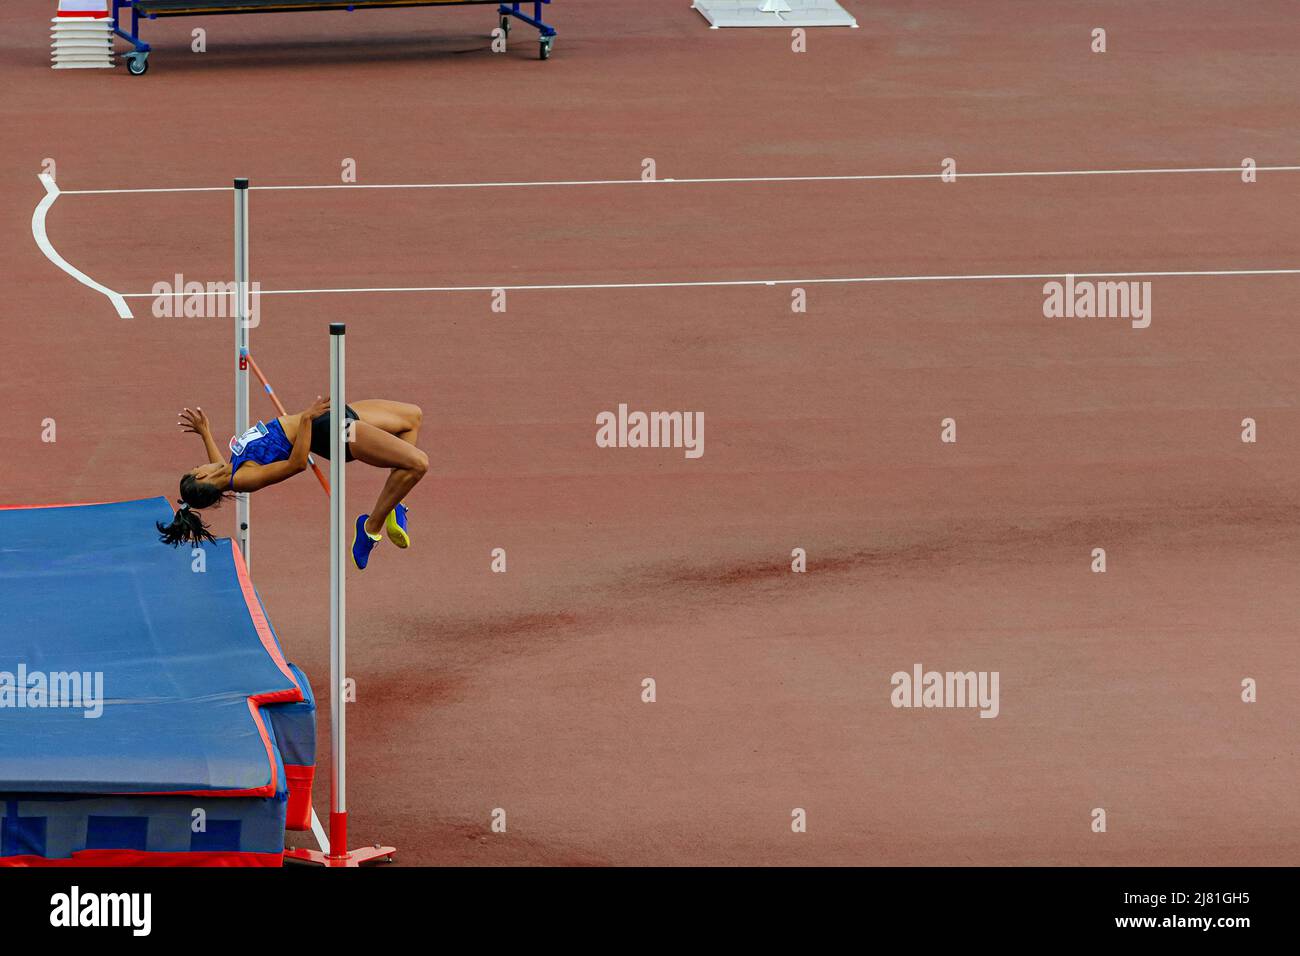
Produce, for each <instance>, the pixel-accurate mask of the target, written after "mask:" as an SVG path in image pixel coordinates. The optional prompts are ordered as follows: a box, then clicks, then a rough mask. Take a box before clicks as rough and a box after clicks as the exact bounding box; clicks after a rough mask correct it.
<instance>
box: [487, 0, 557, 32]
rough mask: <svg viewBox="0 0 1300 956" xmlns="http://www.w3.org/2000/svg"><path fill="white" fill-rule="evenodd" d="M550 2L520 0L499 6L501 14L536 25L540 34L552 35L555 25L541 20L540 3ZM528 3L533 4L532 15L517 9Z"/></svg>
mask: <svg viewBox="0 0 1300 956" xmlns="http://www.w3.org/2000/svg"><path fill="white" fill-rule="evenodd" d="M550 2H551V0H520V2H519V3H503V4H501V8H500V10H501V15H502V16H511V17H518V18H519V19H520V20H523V21H524V23H527V24H528V25H529V26H532V27H537V29H538V30H539V31H540V32H541V34H542V36H544V37H553V36H555V27H553V26H551V25H550V24H549V23H543V22H542V5H543V4H546V3H550ZM529 3H531V4H532V5H533V15H532V16H531V17H530V16H529V15H528V14H526V13H524V12H523V11H522V10H520V9H519V8H520V7H525V6H527V5H528V4H529Z"/></svg>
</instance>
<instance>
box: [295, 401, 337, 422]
mask: <svg viewBox="0 0 1300 956" xmlns="http://www.w3.org/2000/svg"><path fill="white" fill-rule="evenodd" d="M329 410H330V400H329V397H328V396H326V397H325V398H321V397H320V396H319V395H317V396H316V401H314V402H312V403H311V404H310V405H308V406H307V408H306V409H305V410H304V411H303V413H302V415H301V416H299V417H300V418H301V419H302V420H303V421H305V422H312V421H315V420H316V419H318V418H320V417H321V416H322V415H324V414H325V413H326V412H328V411H329Z"/></svg>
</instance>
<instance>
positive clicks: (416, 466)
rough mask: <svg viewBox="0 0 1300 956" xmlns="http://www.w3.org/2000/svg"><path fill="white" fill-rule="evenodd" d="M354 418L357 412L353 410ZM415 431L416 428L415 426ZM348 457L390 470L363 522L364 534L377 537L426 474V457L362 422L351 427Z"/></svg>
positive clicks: (415, 449) (427, 466)
mask: <svg viewBox="0 0 1300 956" xmlns="http://www.w3.org/2000/svg"><path fill="white" fill-rule="evenodd" d="M353 407H354V408H356V411H357V415H358V416H359V415H360V414H361V409H360V408H357V406H355V405H354V406H353ZM416 427H418V426H416ZM349 447H350V448H351V450H352V457H354V458H356V459H357V461H363V462H365V463H366V464H367V465H374V466H375V467H377V468H391V469H392V471H390V472H389V474H388V480H387V481H385V482H384V487H383V489H382V490H381V491H380V492H379V499H378V500H377V501H376V502H375V507H374V509H373V510H371V512H370V517H369V519H367V521H366V526H365V527H366V533H367V534H369V535H371V536H372V537H373V536H374V535H377V534H379V533H380V531H381V530H382V529H383V527H384V519H386V518H387V517H388V513H389V512H390V511H392V510H393V508H394V507H396V506H397V503H398V502H400V501H401V500H402V499H403V498H405V497H406V495H407V494H408V493H409V492H410V490H411V489H412V488H414V487H415V486H416V485H417V484H418V483H419V481H420V479H421V478H423V477H424V476H425V474H426V473H428V471H429V456H428V455H426V454H425V453H424V452H422V451H420V449H418V448H416V447H415V446H414V445H408V444H407V443H406V442H405V441H403V440H402V439H401V438H399V437H397V436H396V435H393V434H390V433H389V432H386V431H384V430H383V429H382V428H379V427H377V426H375V425H372V424H370V423H369V422H367V421H365V420H361V421H358V422H357V423H356V424H355V425H353V426H352V441H351V443H350V445H349Z"/></svg>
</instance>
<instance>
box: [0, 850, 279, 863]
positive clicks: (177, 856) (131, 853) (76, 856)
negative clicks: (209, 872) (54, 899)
mask: <svg viewBox="0 0 1300 956" xmlns="http://www.w3.org/2000/svg"><path fill="white" fill-rule="evenodd" d="M283 865H284V853H283V852H280V853H249V852H242V851H238V850H201V851H195V852H193V853H150V852H149V851H148V850H78V851H77V852H76V853H73V854H72V856H70V857H61V858H59V859H47V858H45V857H43V856H0V866H283Z"/></svg>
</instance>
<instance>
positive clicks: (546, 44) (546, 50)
mask: <svg viewBox="0 0 1300 956" xmlns="http://www.w3.org/2000/svg"><path fill="white" fill-rule="evenodd" d="M554 42H555V37H542V42H541V58H542V59H543V60H549V59H550V58H551V45H552V44H553V43H554Z"/></svg>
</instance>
